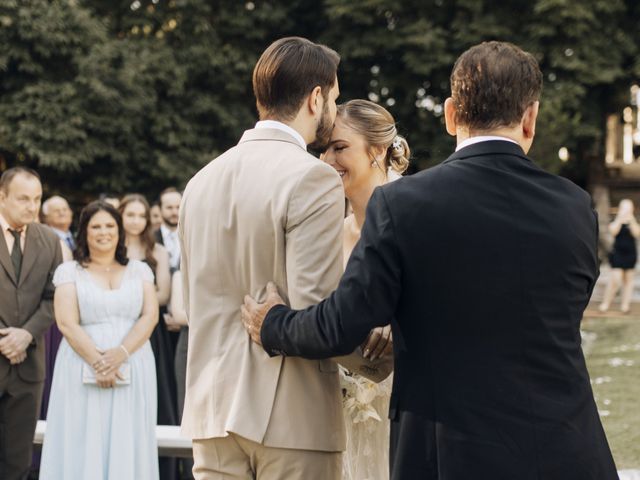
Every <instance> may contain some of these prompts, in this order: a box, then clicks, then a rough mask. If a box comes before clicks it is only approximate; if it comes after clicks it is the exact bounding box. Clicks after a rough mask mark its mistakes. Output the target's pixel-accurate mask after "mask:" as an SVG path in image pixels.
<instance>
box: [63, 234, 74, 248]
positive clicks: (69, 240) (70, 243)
mask: <svg viewBox="0 0 640 480" xmlns="http://www.w3.org/2000/svg"><path fill="white" fill-rule="evenodd" d="M65 242H66V244H67V247H69V250H71V251H72V252H73V251H74V250H75V249H76V244H75V242H74V241H73V235H71V232H69V233H67V234H66V235H65Z"/></svg>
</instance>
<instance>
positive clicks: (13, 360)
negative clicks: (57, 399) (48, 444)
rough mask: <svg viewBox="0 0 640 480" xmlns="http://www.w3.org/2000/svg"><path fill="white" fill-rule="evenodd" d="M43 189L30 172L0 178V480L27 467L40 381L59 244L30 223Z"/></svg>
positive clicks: (49, 233) (21, 170)
mask: <svg viewBox="0 0 640 480" xmlns="http://www.w3.org/2000/svg"><path fill="white" fill-rule="evenodd" d="M41 199H42V186H41V184H40V179H39V177H38V174H37V173H36V172H34V171H33V170H29V169H25V168H21V167H16V168H12V169H9V170H6V171H5V172H4V173H3V174H2V177H0V227H1V228H2V234H1V235H0V353H1V355H0V478H2V479H3V480H18V479H20V480H22V479H24V478H26V477H27V475H28V472H29V467H30V465H31V451H32V442H33V434H34V431H35V427H36V421H37V417H38V412H39V409H40V399H41V397H42V387H43V381H44V376H45V365H44V342H43V334H44V332H45V331H46V330H47V328H49V326H50V325H51V323H52V321H53V305H52V299H53V285H52V283H51V279H52V278H53V273H54V271H55V269H56V268H57V266H58V265H59V264H60V262H61V261H62V253H61V249H60V240H59V239H58V237H57V236H56V234H55V233H53V232H52V231H51V229H49V228H48V227H45V226H42V225H39V224H37V223H33V222H34V220H35V219H36V217H37V215H38V210H39V209H40V201H41Z"/></svg>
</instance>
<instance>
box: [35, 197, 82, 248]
mask: <svg viewBox="0 0 640 480" xmlns="http://www.w3.org/2000/svg"><path fill="white" fill-rule="evenodd" d="M42 214H43V216H44V222H45V223H46V224H47V225H49V226H50V227H51V228H52V229H53V231H54V232H55V234H56V235H58V237H60V240H62V241H63V242H64V244H65V245H66V246H67V247H68V248H69V250H70V251H72V252H73V251H74V250H75V249H76V242H75V240H74V239H73V233H71V230H70V229H71V222H72V221H73V212H72V211H71V207H69V203H68V202H67V201H66V200H65V199H64V198H62V197H60V196H58V195H54V196H53V197H49V198H48V199H47V200H46V201H45V202H44V203H43V204H42Z"/></svg>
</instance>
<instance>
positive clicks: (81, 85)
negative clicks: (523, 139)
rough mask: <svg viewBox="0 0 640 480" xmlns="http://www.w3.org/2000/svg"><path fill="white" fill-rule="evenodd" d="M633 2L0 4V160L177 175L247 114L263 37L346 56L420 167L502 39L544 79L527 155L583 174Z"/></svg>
mask: <svg viewBox="0 0 640 480" xmlns="http://www.w3.org/2000/svg"><path fill="white" fill-rule="evenodd" d="M639 24H640V6H638V4H637V2H635V1H634V0H580V1H578V0H533V1H531V0H529V1H525V0H510V1H509V2H489V1H487V0H405V1H401V2H399V1H398V0H362V1H358V2H351V1H345V0H324V2H318V1H312V0H288V1H282V0H272V1H261V0H254V1H253V2H245V1H235V0H217V1H215V0H169V1H167V0H144V1H143V0H138V1H133V2H132V1H129V0H127V1H118V0H49V1H48V0H3V1H2V2H0V42H1V44H2V45H3V48H2V51H1V52H0V164H4V165H5V166H10V165H14V164H18V163H26V164H28V165H31V166H34V167H37V168H38V169H39V170H40V171H41V172H42V173H43V176H44V178H45V182H46V184H47V186H48V190H49V191H53V190H60V191H63V192H64V193H66V194H67V195H71V196H73V197H75V199H76V201H77V202H82V201H84V200H85V199H86V198H88V197H89V196H92V195H95V194H97V193H99V192H101V191H114V192H119V193H123V192H127V191H141V192H143V193H146V194H148V195H151V196H154V195H155V194H157V192H158V191H159V190H160V189H162V188H163V187H165V186H167V185H171V184H175V185H177V186H183V185H184V184H185V182H186V181H187V180H188V178H189V177H190V176H191V175H192V174H193V173H194V172H195V171H196V170H197V169H198V168H199V167H200V166H202V165H203V164H205V163H206V162H207V161H209V160H210V159H211V158H213V157H215V156H216V155H217V154H218V153H220V152H221V151H223V150H225V149H227V148H229V147H230V146H232V145H233V144H235V143H236V142H237V140H238V138H239V137H240V135H241V134H242V131H243V130H245V129H247V128H250V127H251V126H252V124H253V123H254V122H255V119H256V113H255V106H254V99H253V95H252V91H251V72H252V70H253V65H254V63H255V61H256V60H257V58H258V56H259V55H260V53H261V52H262V50H263V49H264V48H265V47H266V46H267V45H268V44H269V43H270V42H271V41H272V40H274V39H276V38H279V37H282V36H285V35H303V36H306V37H308V38H311V39H313V40H317V41H322V42H324V43H326V44H328V45H330V46H331V47H333V48H334V49H336V50H337V51H338V52H339V53H340V54H341V55H342V63H341V68H340V74H339V75H340V86H341V91H342V94H341V100H347V99H350V98H357V97H364V98H373V99H375V100H376V101H378V102H380V103H381V104H383V105H385V106H386V107H387V108H389V110H390V111H391V112H392V113H393V114H394V116H395V117H396V119H397V121H398V122H399V128H400V131H401V133H403V134H405V135H406V136H407V138H408V140H409V143H410V145H411V147H412V150H413V152H414V153H415V165H416V166H417V167H418V168H424V167H427V166H429V165H434V164H436V163H439V162H440V161H442V160H444V159H445V158H446V157H447V156H448V154H449V153H450V152H451V151H452V149H453V145H454V140H453V139H452V138H451V137H449V136H447V135H446V133H445V131H444V126H443V119H442V114H441V110H440V108H441V104H442V102H443V101H444V99H445V98H446V97H447V95H448V93H449V87H448V81H449V74H450V72H451V67H452V65H453V62H454V61H455V59H456V58H457V57H458V55H459V54H460V53H462V52H463V51H464V50H465V49H466V48H468V47H470V46H471V45H474V44H476V43H478V42H480V41H483V40H489V39H499V40H507V41H512V42H514V43H516V44H518V45H521V46H522V47H523V48H525V49H527V50H528V51H531V52H532V53H534V54H535V55H536V57H537V58H538V59H539V61H540V63H541V66H542V69H543V72H544V75H545V88H544V93H543V99H542V105H541V111H540V120H539V124H538V134H537V139H536V142H535V145H534V149H533V151H532V155H533V156H534V157H535V158H536V160H537V161H538V162H539V163H540V164H541V165H543V166H544V167H545V168H547V169H549V170H551V171H561V167H562V164H561V163H560V161H559V160H558V157H557V152H558V149H559V148H560V147H561V146H566V147H568V148H569V149H570V152H571V160H570V162H569V164H567V166H566V167H565V169H564V172H565V173H566V174H569V175H570V176H572V177H573V178H574V179H575V180H577V181H579V182H580V183H585V182H586V181H587V173H588V171H589V161H601V157H602V156H603V155H602V145H603V129H604V119H605V116H606V114H607V113H609V112H615V111H619V110H620V109H621V107H622V106H623V104H624V102H625V101H627V100H628V98H627V97H628V94H627V93H626V92H627V91H628V87H629V86H630V84H631V83H632V82H633V81H636V80H637V79H638V77H640V60H638V59H639V58H640V55H637V52H638V51H640V48H639V47H640V33H639V32H640V29H638V28H637V25H639Z"/></svg>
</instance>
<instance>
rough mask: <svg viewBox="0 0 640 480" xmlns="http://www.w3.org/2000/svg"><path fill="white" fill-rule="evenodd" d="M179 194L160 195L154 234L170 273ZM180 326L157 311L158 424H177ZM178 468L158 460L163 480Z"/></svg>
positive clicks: (175, 266)
mask: <svg viewBox="0 0 640 480" xmlns="http://www.w3.org/2000/svg"><path fill="white" fill-rule="evenodd" d="M181 199H182V195H181V194H180V192H178V190H176V189H175V188H173V187H169V188H166V189H165V190H163V191H162V192H161V193H160V197H159V206H160V213H161V215H162V225H160V228H159V229H158V230H156V232H155V238H156V242H158V243H159V244H161V245H164V247H165V248H166V249H167V251H168V252H169V268H170V271H171V274H173V273H174V272H176V271H177V270H179V269H180V243H179V241H178V231H177V228H178V214H179V212H180V201H181ZM179 332H180V325H178V324H177V323H176V322H175V321H174V319H173V316H172V315H171V314H170V313H168V312H167V309H166V308H161V309H160V321H159V323H158V326H157V327H156V331H155V332H154V336H153V339H152V340H153V341H152V343H151V345H152V346H153V351H154V353H155V355H156V365H157V374H158V388H159V390H158V391H159V392H160V394H159V395H158V424H159V425H177V424H178V412H177V398H176V397H177V388H176V371H175V351H176V345H177V343H178V336H179ZM177 472H178V466H177V462H176V459H174V458H166V457H165V458H162V459H161V461H160V477H161V479H162V480H173V479H174V478H176V475H177Z"/></svg>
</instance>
